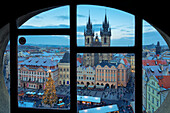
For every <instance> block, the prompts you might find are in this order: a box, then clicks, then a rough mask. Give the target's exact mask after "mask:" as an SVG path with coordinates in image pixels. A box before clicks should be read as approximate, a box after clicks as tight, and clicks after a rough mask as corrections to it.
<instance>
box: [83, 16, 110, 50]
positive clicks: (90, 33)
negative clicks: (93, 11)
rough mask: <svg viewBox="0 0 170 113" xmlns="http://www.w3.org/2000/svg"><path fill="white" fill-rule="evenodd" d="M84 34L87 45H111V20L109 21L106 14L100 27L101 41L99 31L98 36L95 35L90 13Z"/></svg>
mask: <svg viewBox="0 0 170 113" xmlns="http://www.w3.org/2000/svg"><path fill="white" fill-rule="evenodd" d="M84 36H85V47H110V37H111V28H109V21H107V16H106V14H105V19H104V22H103V25H102V28H100V36H101V41H99V37H98V35H97V33H96V36H94V30H93V27H92V23H91V21H90V15H89V19H88V22H87V25H86V29H85V30H84Z"/></svg>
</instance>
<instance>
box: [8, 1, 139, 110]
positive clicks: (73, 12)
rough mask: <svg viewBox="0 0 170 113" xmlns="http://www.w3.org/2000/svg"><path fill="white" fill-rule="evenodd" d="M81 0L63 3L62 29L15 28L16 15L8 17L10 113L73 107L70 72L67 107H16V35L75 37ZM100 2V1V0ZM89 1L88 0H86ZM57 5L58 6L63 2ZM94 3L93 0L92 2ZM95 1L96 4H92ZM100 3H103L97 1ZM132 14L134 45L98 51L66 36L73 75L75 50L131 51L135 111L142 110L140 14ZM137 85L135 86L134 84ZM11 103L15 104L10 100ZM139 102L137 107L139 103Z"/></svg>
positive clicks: (73, 85) (73, 81)
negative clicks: (65, 21) (66, 21)
mask: <svg viewBox="0 0 170 113" xmlns="http://www.w3.org/2000/svg"><path fill="white" fill-rule="evenodd" d="M80 3H81V2H78V1H77V2H70V3H68V4H66V3H64V2H63V4H64V5H69V6H70V28H66V29H18V28H17V23H16V21H15V20H17V17H15V20H11V21H10V48H11V49H10V50H11V51H10V56H13V57H10V61H11V65H10V69H11V70H10V73H11V75H12V76H11V86H10V87H11V97H10V98H11V102H10V103H11V105H10V106H11V113H14V112H23V111H27V112H38V111H41V113H46V112H50V113H54V112H61V113H65V112H66V113H67V112H68V113H69V112H75V111H77V102H75V100H76V101H77V89H76V88H77V84H76V83H77V77H76V76H72V77H71V78H70V96H71V98H70V99H71V100H72V101H71V102H70V104H71V105H70V106H71V107H70V110H60V109H56V110H53V109H33V108H19V107H18V100H17V97H18V90H17V89H18V62H17V61H18V54H17V51H18V36H19V35H69V36H70V37H77V29H76V28H77V26H76V25H77V19H76V17H77V5H79V4H80ZM101 3H103V2H101ZM88 4H89V5H90V3H88ZM64 5H60V6H64ZM94 5H95V4H94ZM96 5H97V4H96ZM101 6H104V5H101ZM109 7H110V8H114V7H113V6H112V7H111V6H109ZM134 17H135V45H134V47H102V49H103V51H105V52H101V47H90V48H91V49H89V47H77V38H70V42H71V43H70V57H71V58H72V60H70V75H76V72H77V70H76V69H77V66H76V63H75V62H76V58H77V56H76V55H77V53H94V51H95V53H113V51H114V53H134V54H135V56H138V57H135V65H136V68H135V75H138V77H136V78H135V89H136V93H135V98H136V97H138V98H137V99H135V106H138V107H135V111H136V112H141V111H142V18H141V17H140V16H138V15H134ZM136 87H137V88H136ZM14 103H15V104H14ZM139 106H141V107H139Z"/></svg>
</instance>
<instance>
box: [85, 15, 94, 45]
mask: <svg viewBox="0 0 170 113" xmlns="http://www.w3.org/2000/svg"><path fill="white" fill-rule="evenodd" d="M84 36H85V47H90V45H91V43H92V42H93V37H94V31H93V29H92V23H91V22H90V14H89V19H88V22H87V25H86V30H84Z"/></svg>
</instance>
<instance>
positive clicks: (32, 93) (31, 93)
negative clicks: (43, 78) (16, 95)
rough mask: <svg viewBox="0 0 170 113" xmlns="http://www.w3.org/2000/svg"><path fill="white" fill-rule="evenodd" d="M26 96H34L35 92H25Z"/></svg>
mask: <svg viewBox="0 0 170 113" xmlns="http://www.w3.org/2000/svg"><path fill="white" fill-rule="evenodd" d="M26 94H30V95H35V94H36V92H29V91H28V92H26Z"/></svg>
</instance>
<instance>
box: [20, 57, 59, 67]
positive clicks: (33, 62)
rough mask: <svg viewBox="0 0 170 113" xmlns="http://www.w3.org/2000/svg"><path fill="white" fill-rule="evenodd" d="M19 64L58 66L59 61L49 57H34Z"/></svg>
mask: <svg viewBox="0 0 170 113" xmlns="http://www.w3.org/2000/svg"><path fill="white" fill-rule="evenodd" d="M19 64H20V65H34V66H56V65H57V62H55V61H53V60H51V59H48V58H38V57H32V58H29V59H27V60H25V61H24V62H22V63H19Z"/></svg>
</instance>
